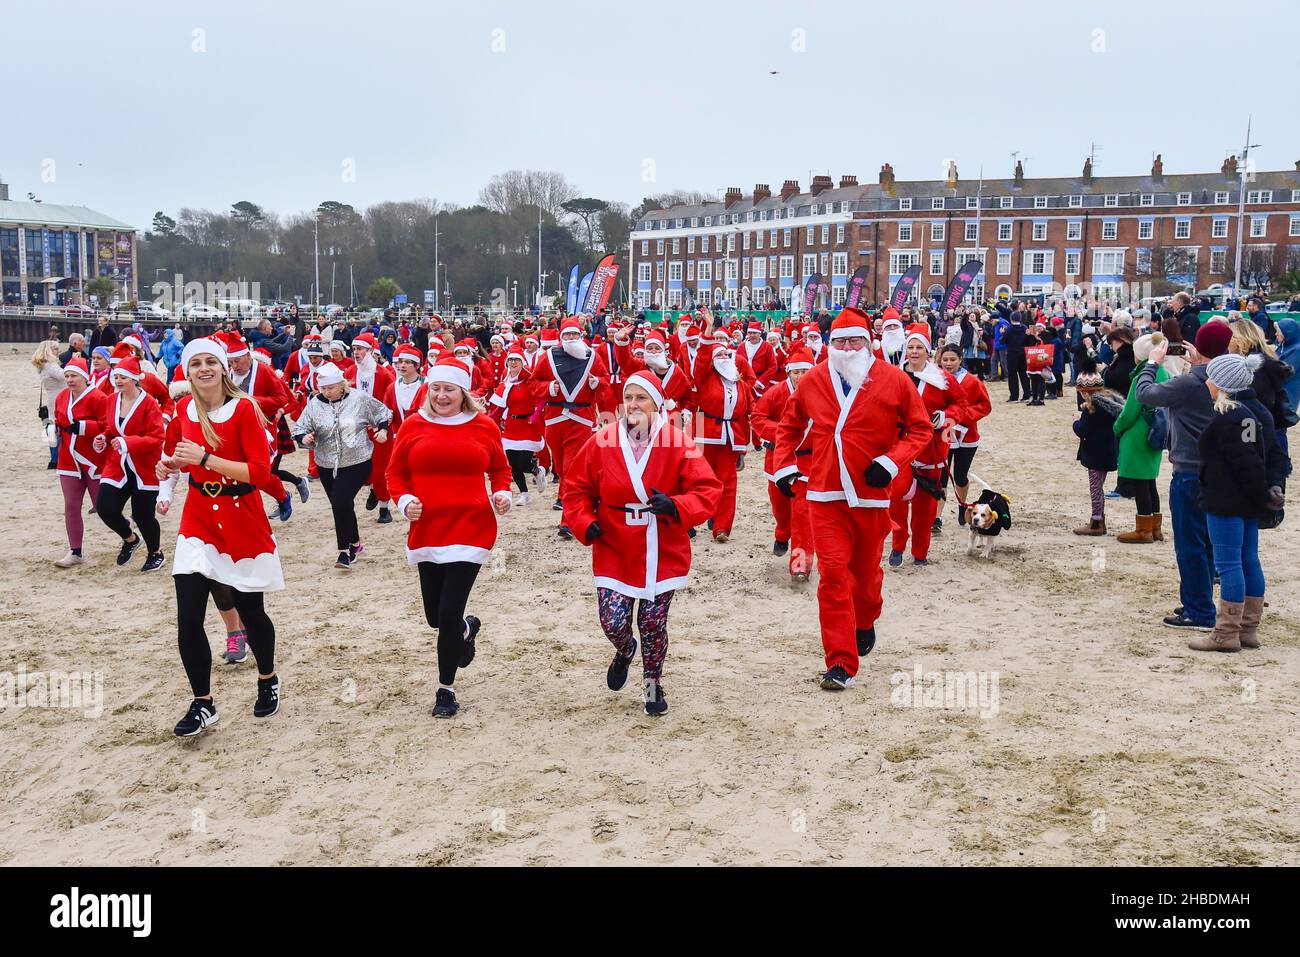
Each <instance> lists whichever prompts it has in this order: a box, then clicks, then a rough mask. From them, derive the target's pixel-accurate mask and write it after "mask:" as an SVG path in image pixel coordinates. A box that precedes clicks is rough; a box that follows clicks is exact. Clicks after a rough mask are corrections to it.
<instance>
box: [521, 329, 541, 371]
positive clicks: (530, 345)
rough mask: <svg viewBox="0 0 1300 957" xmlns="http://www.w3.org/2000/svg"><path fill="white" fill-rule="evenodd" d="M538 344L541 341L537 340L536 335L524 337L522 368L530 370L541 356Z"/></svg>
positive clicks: (532, 333) (533, 333)
mask: <svg viewBox="0 0 1300 957" xmlns="http://www.w3.org/2000/svg"><path fill="white" fill-rule="evenodd" d="M540 344H541V340H540V339H538V338H537V333H535V332H530V333H528V334H527V335H525V336H524V368H526V369H529V370H531V369H532V367H533V365H534V364H535V363H536V362H537V359H538V357H539V356H540V355H541V354H542V353H541V348H540Z"/></svg>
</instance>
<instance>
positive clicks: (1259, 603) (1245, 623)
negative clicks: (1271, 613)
mask: <svg viewBox="0 0 1300 957" xmlns="http://www.w3.org/2000/svg"><path fill="white" fill-rule="evenodd" d="M1263 617H1264V599H1263V597H1262V596H1261V597H1259V598H1251V597H1250V596H1249V595H1247V596H1246V603H1245V605H1244V606H1243V608H1242V612H1241V633H1240V634H1239V635H1238V636H1237V637H1238V640H1239V641H1240V642H1241V647H1243V648H1258V647H1259V635H1258V634H1257V632H1258V631H1259V620H1260V619H1261V618H1263Z"/></svg>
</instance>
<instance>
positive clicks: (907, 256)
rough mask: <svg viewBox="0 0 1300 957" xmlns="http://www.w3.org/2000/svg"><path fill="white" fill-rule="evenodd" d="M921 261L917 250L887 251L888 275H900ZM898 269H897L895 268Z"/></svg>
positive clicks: (919, 252)
mask: <svg viewBox="0 0 1300 957" xmlns="http://www.w3.org/2000/svg"><path fill="white" fill-rule="evenodd" d="M920 261H921V251H920V250H919V249H891V250H890V251H889V274H890V275H891V276H898V275H902V274H903V273H905V272H907V270H909V269H910V268H912V267H913V266H915V265H917V264H918V263H919V262H920ZM895 267H899V268H897V269H896V268H895Z"/></svg>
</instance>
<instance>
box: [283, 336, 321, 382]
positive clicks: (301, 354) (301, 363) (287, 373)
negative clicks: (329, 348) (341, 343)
mask: <svg viewBox="0 0 1300 957" xmlns="http://www.w3.org/2000/svg"><path fill="white" fill-rule="evenodd" d="M313 347H318V348H319V351H312V349H313ZM313 355H315V356H320V357H323V356H324V355H325V340H324V339H322V338H321V336H320V334H319V333H315V332H309V333H307V335H305V336H303V337H302V345H301V346H299V347H298V349H296V350H295V351H294V352H293V353H291V354H290V356H289V359H288V361H286V362H285V364H284V381H285V383H287V384H288V386H289V391H290V392H294V391H297V390H298V388H299V383H300V382H301V380H302V379H303V377H304V376H306V375H308V369H309V368H310V366H311V365H312V362H311V358H312V356H313Z"/></svg>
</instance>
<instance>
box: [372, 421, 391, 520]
mask: <svg viewBox="0 0 1300 957" xmlns="http://www.w3.org/2000/svg"><path fill="white" fill-rule="evenodd" d="M374 438H375V434H374V433H373V432H371V433H370V439H371V441H372V442H373V441H374ZM394 441H395V439H394V438H393V433H392V432H389V433H388V441H387V442H375V451H374V454H372V455H371V456H370V490H371V491H372V492H374V493H375V498H377V499H379V504H380V505H382V504H383V503H384V502H387V501H388V460H389V459H391V458H392V457H393V442H394Z"/></svg>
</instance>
